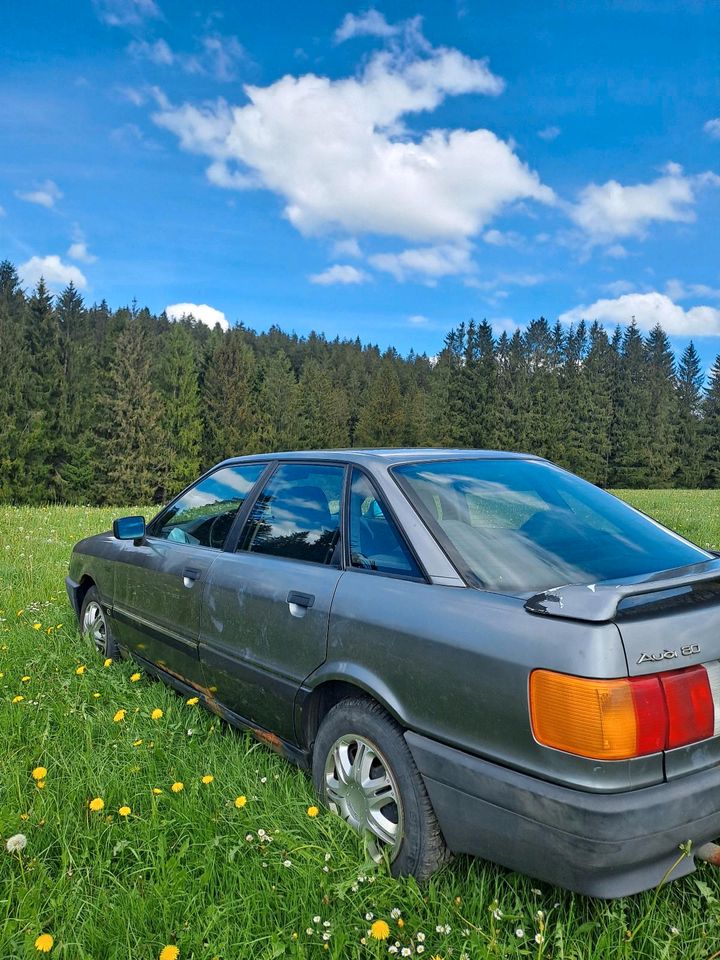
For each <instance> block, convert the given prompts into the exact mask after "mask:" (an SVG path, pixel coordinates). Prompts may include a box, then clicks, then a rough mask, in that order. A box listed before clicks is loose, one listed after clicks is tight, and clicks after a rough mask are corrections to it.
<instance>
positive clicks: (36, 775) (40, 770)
mask: <svg viewBox="0 0 720 960" xmlns="http://www.w3.org/2000/svg"><path fill="white" fill-rule="evenodd" d="M46 776H47V770H46V769H45V767H35V769H34V770H33V772H32V778H33V780H44V779H45V777H46Z"/></svg>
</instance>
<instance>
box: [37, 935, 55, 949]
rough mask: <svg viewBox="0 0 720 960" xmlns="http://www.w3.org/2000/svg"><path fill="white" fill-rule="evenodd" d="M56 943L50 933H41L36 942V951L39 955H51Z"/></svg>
mask: <svg viewBox="0 0 720 960" xmlns="http://www.w3.org/2000/svg"><path fill="white" fill-rule="evenodd" d="M54 943H55V941H54V940H53V938H52V937H51V936H50V934H49V933H41V934H40V936H39V937H38V938H37V939H36V941H35V949H36V950H37V951H38V952H39V953H50V951H51V950H52V948H53V944H54Z"/></svg>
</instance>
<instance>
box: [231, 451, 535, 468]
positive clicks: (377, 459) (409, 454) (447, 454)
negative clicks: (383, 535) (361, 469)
mask: <svg viewBox="0 0 720 960" xmlns="http://www.w3.org/2000/svg"><path fill="white" fill-rule="evenodd" d="M258 459H261V460H334V461H337V460H343V461H346V462H348V463H374V464H375V465H380V464H383V465H384V466H394V465H396V464H399V463H417V462H418V461H432V460H542V459H543V457H538V456H536V455H535V454H532V453H512V452H510V451H508V450H467V449H462V448H460V447H457V448H450V447H385V448H366V449H355V448H348V449H344V450H292V451H285V452H280V453H253V454H248V455H246V456H243V457H229V458H228V459H227V460H223V465H227V464H231V463H244V462H246V461H250V460H258Z"/></svg>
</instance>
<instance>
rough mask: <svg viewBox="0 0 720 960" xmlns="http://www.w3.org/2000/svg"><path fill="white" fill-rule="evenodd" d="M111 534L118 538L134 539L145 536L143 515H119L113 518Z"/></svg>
mask: <svg viewBox="0 0 720 960" xmlns="http://www.w3.org/2000/svg"><path fill="white" fill-rule="evenodd" d="M113 536H114V537H116V538H117V539H118V540H134V541H135V542H136V543H138V541H140V540H143V539H144V537H145V517H121V518H120V519H119V520H113Z"/></svg>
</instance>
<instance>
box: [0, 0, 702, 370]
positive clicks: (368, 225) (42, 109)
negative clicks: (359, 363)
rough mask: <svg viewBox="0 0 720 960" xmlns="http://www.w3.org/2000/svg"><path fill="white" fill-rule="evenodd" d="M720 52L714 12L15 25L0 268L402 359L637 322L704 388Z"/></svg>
mask: <svg viewBox="0 0 720 960" xmlns="http://www.w3.org/2000/svg"><path fill="white" fill-rule="evenodd" d="M719 38H720V5H719V4H717V3H714V2H712V0H707V2H700V0H697V2H693V0H684V2H682V3H677V2H674V0H668V2H664V0H605V2H598V0H584V2H582V3H578V2H559V0H545V2H543V3H541V4H531V3H528V2H527V0H506V2H504V3H503V4H502V5H498V4H496V3H491V2H485V0H483V2H479V0H457V2H452V0H442V2H428V0H426V2H424V3H422V4H417V3H405V2H386V3H378V4H377V5H376V6H374V7H369V6H362V5H360V6H353V5H348V4H347V3H336V2H329V0H325V2H322V3H320V2H317V0H307V2H305V3H303V4H297V3H292V4H291V3H286V2H276V3H269V4H257V3H248V2H245V3H241V2H235V3H227V2H226V3H220V2H216V3H208V4H204V3H201V2H199V0H196V2H192V3H190V2H185V0H174V2H172V3H170V2H169V0H94V2H93V0H69V2H68V3H66V4H57V3H55V2H51V0H35V2H34V3H33V4H32V5H17V4H13V5H11V6H10V7H9V8H8V9H7V10H6V11H5V13H4V17H3V31H2V33H1V34H0V58H1V61H0V62H1V63H2V69H1V70H0V144H1V148H0V257H8V258H9V259H11V260H12V261H13V262H14V263H16V264H17V265H18V266H19V268H20V271H21V275H22V277H23V279H24V281H25V283H26V284H28V285H31V284H32V283H33V282H34V281H35V280H36V278H37V276H38V275H39V274H40V273H41V272H42V273H43V274H44V275H45V277H46V279H47V280H48V281H49V282H50V284H51V285H52V286H53V287H54V288H55V289H59V288H61V287H62V286H63V285H64V283H66V282H67V281H68V280H69V279H73V280H74V282H75V283H76V285H77V286H79V287H80V288H81V290H82V292H83V295H84V296H85V298H86V300H88V301H90V302H92V301H93V300H95V299H101V298H102V297H105V298H106V299H107V300H108V302H109V303H110V304H111V306H114V307H116V306H120V305H123V304H126V303H129V302H130V301H131V300H132V299H133V298H136V299H137V300H138V302H139V303H140V304H147V305H148V306H149V307H150V308H151V309H152V310H154V311H160V310H162V309H164V308H166V307H174V308H175V311H174V312H175V313H181V312H182V311H183V310H186V309H194V310H195V312H197V313H200V314H202V316H203V317H204V319H206V321H207V322H213V321H214V320H215V319H218V318H219V317H221V318H224V319H225V321H226V322H229V323H230V324H233V323H236V322H238V321H242V322H244V323H246V324H247V325H249V326H252V327H255V328H257V329H266V328H267V327H268V326H270V325H271V324H273V323H276V324H279V325H280V326H281V327H283V328H284V329H286V330H295V331H296V332H298V333H300V334H305V333H308V332H309V331H310V330H313V329H314V330H319V331H323V332H324V333H325V334H327V335H328V336H329V337H334V336H335V335H340V336H341V337H354V336H356V335H359V336H360V337H361V338H362V339H363V341H372V342H376V343H379V344H380V345H381V346H383V347H384V346H388V345H393V346H396V347H397V348H398V349H400V350H401V351H402V352H407V351H408V350H409V349H410V348H411V347H412V348H414V349H415V350H418V351H427V352H429V353H435V352H437V350H438V349H439V348H440V346H441V345H442V338H443V336H444V334H445V333H446V332H447V330H448V329H449V328H450V327H452V326H455V325H456V324H457V323H459V322H460V321H461V320H468V319H469V318H471V317H474V318H475V319H478V320H479V319H482V318H487V319H488V320H490V321H492V322H493V324H494V326H495V328H496V330H497V331H498V332H500V331H501V330H503V329H508V330H512V329H514V327H515V326H516V325H520V326H524V325H525V324H526V323H527V322H528V321H529V320H530V319H532V318H533V317H537V316H539V315H541V314H542V315H544V316H545V317H547V318H548V320H550V321H551V322H554V321H555V320H556V319H557V318H558V317H559V318H560V319H561V320H562V321H563V322H564V323H570V322H572V321H575V320H577V319H579V318H580V317H586V318H587V319H589V320H592V319H594V318H596V317H597V318H598V319H600V320H602V321H603V322H606V323H608V324H614V323H615V322H623V323H624V322H627V321H629V319H630V317H631V316H633V315H634V316H636V318H637V320H638V323H639V324H640V326H641V327H642V328H643V329H649V327H650V326H652V324H653V323H654V322H655V320H656V319H659V320H660V321H661V322H662V323H663V325H664V326H665V328H666V330H667V331H668V332H669V333H671V334H672V340H673V344H674V346H675V347H676V348H678V349H680V348H682V347H683V346H684V345H685V344H686V343H687V341H688V339H690V338H691V337H692V338H693V339H694V340H695V342H696V344H697V345H698V347H699V349H700V351H701V354H702V357H703V360H704V361H705V363H706V364H709V363H710V362H712V359H713V358H714V356H715V354H716V353H718V352H720V261H719V260H718V236H719V235H720V231H719V230H718V227H719V225H720V217H719V214H720V97H719V96H718V94H719V93H720V75H719V64H720V56H719V54H720V49H719V47H720V40H719ZM178 305H179V306H178ZM188 305H189V306H188ZM193 305H196V306H195V307H193ZM198 305H203V306H205V307H208V308H211V309H208V310H199V309H198V308H197V306H198ZM213 311H217V313H214V312H213Z"/></svg>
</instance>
